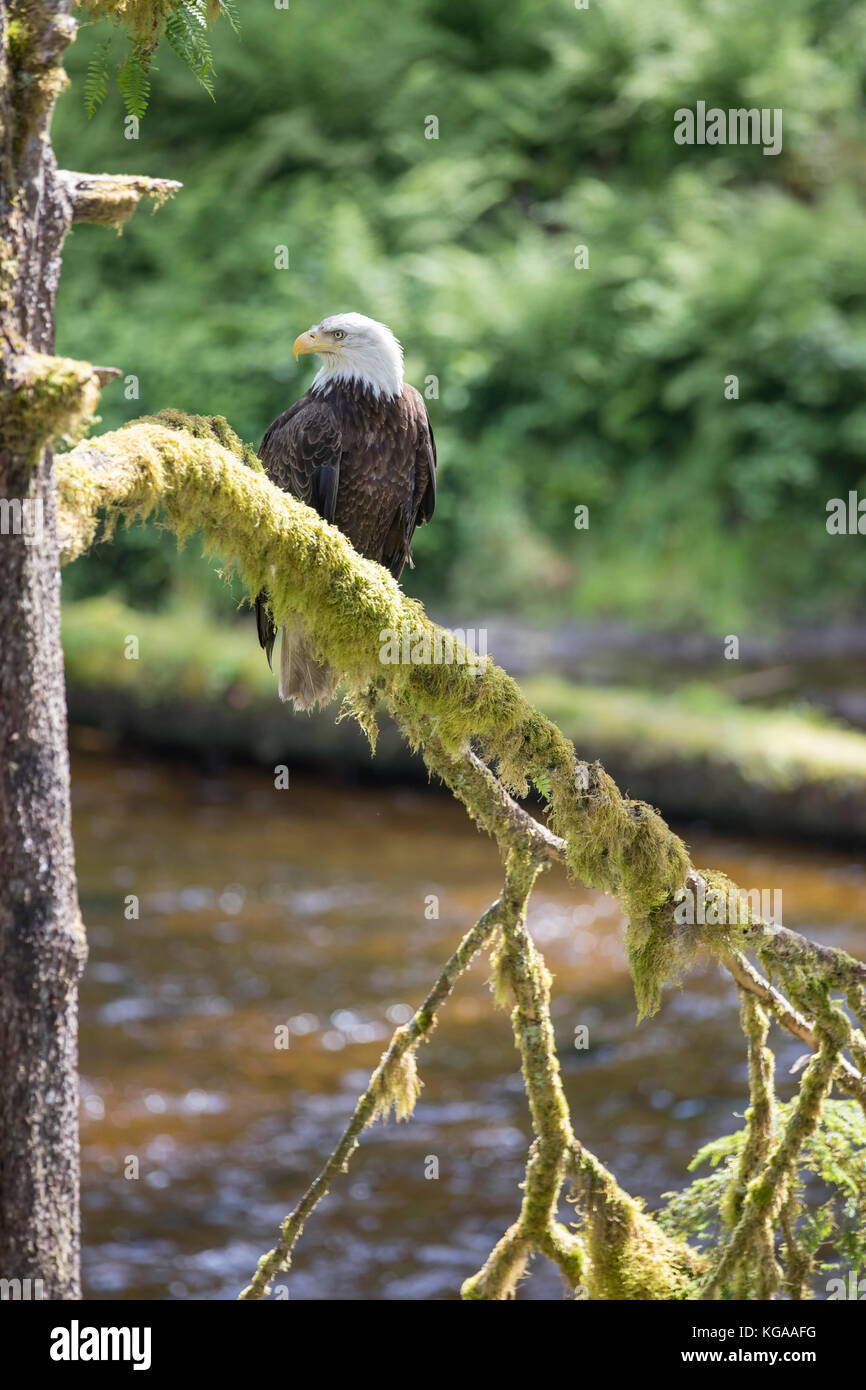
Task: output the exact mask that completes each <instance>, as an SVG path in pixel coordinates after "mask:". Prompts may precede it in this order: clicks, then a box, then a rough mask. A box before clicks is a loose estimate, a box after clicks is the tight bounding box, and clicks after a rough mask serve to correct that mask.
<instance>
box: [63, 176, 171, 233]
mask: <svg viewBox="0 0 866 1390" xmlns="http://www.w3.org/2000/svg"><path fill="white" fill-rule="evenodd" d="M57 178H58V181H59V182H60V184H61V185H62V187H63V189H64V191H65V193H66V196H67V197H68V198H69V200H70V202H71V204H72V221H73V222H97V223H100V224H101V225H102V226H107V227H122V226H123V224H124V222H128V221H129V219H130V217H132V215H133V213H134V212H135V210H136V208H137V207H138V205H139V203H140V202H141V200H142V198H148V199H150V200H151V201H152V203H153V205H154V211H156V209H157V208H160V207H162V205H163V203H164V202H166V200H167V199H168V198H171V197H173V196H174V194H175V193H177V191H178V189H180V188H182V187H183V184H181V183H178V182H177V181H176V180H175V179H152V178H147V177H145V176H144V175H140V174H77V173H73V172H72V171H71V170H68V169H63V170H61V171H59V172H58V175H57Z"/></svg>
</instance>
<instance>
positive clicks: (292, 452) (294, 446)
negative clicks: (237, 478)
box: [256, 392, 343, 666]
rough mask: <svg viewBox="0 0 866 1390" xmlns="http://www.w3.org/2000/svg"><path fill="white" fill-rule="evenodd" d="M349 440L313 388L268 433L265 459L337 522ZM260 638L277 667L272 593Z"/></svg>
mask: <svg viewBox="0 0 866 1390" xmlns="http://www.w3.org/2000/svg"><path fill="white" fill-rule="evenodd" d="M342 452H343V438H342V431H341V429H340V423H339V420H338V419H337V416H336V415H335V413H334V411H333V410H332V409H331V407H330V406H329V405H328V403H327V402H326V401H323V400H320V399H318V398H316V397H313V396H311V395H310V394H309V392H308V393H307V394H306V395H305V396H302V397H301V399H300V400H299V401H296V402H295V404H294V405H293V406H290V407H289V409H288V410H286V411H284V412H283V414H282V415H279V416H278V417H277V419H276V420H275V421H274V422H273V424H272V425H270V426H269V427H268V429H267V430H266V431H265V437H264V439H263V440H262V443H261V447H260V449H259V458H260V459H261V461H262V464H263V465H264V470H265V472H266V473H267V475H268V477H269V478H270V480H271V482H272V483H276V485H277V487H279V488H282V490H283V492H290V493H291V494H292V495H293V496H294V497H297V498H298V499H299V500H300V501H301V502H306V504H307V506H308V507H314V508H315V510H316V511H317V512H318V513H319V515H320V516H322V517H324V519H325V521H331V522H332V521H333V520H334V510H335V508H336V505H337V488H338V487H339V484H340V457H341V455H342ZM256 626H257V628H258V633H259V642H260V644H261V645H262V647H264V649H265V652H266V654H267V658H268V665H269V666H271V654H272V652H273V650H274V642H275V641H276V637H277V629H276V627H275V626H274V621H273V618H272V617H271V613H270V609H269V608H268V602H267V595H266V594H265V593H264V591H262V593H260V594H259V596H258V597H257V599H256Z"/></svg>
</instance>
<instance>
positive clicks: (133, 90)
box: [117, 48, 150, 120]
mask: <svg viewBox="0 0 866 1390" xmlns="http://www.w3.org/2000/svg"><path fill="white" fill-rule="evenodd" d="M145 62H146V59H145V57H144V55H143V53H142V50H141V49H140V48H131V49H130V50H129V52H128V53H127V55H126V58H125V60H124V62H123V63H122V64H121V66H120V68H119V69H118V72H117V87H118V90H119V92H120V95H121V96H122V97H123V104H124V106H125V107H126V110H127V114H128V115H130V116H136V117H138V119H139V120H140V119H141V117H142V116H143V115H144V113H145V111H146V110H147V103H148V101H149V100H150V82H149V80H148V76H147V68H146V67H145Z"/></svg>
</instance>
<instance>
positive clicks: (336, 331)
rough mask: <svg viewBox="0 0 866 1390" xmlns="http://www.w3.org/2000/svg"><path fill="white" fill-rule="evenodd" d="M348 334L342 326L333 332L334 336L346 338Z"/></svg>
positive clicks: (332, 335)
mask: <svg viewBox="0 0 866 1390" xmlns="http://www.w3.org/2000/svg"><path fill="white" fill-rule="evenodd" d="M345 336H346V334H345V333H344V331H343V329H342V328H335V329H334V330H333V332H332V333H331V337H332V338H345Z"/></svg>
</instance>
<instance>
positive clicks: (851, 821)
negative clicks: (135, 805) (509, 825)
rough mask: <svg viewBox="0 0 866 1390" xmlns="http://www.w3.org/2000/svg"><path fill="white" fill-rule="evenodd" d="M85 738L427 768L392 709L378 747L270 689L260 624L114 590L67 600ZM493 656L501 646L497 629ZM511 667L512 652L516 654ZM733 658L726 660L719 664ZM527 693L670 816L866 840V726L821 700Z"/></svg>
mask: <svg viewBox="0 0 866 1390" xmlns="http://www.w3.org/2000/svg"><path fill="white" fill-rule="evenodd" d="M63 630H64V649H65V653H66V667H67V683H68V693H69V709H70V720H71V722H72V724H73V725H74V726H76V727H77V729H78V731H79V732H78V734H77V737H78V738H79V740H80V739H82V738H83V739H84V740H85V742H87V740H88V739H89V740H90V741H91V742H92V741H93V740H94V738H95V739H97V740H99V739H101V740H103V741H108V742H109V743H111V742H113V743H117V744H120V743H130V744H134V745H139V746H142V747H151V748H154V749H158V750H160V751H162V752H167V753H171V754H175V755H177V754H180V755H183V756H185V757H192V758H196V759H200V760H203V761H204V762H206V763H208V764H210V765H220V764H221V763H227V762H232V761H237V762H254V763H258V764H264V765H270V766H276V765H277V764H286V765H287V766H289V767H290V768H298V769H301V768H304V769H314V768H315V769H327V770H328V771H329V772H330V773H336V774H337V775H338V776H339V777H341V778H343V779H348V780H350V781H351V780H364V779H380V780H388V781H399V782H412V781H417V780H422V779H426V771H425V769H424V767H423V765H422V764H421V761H420V759H419V758H417V757H414V756H413V755H412V754H411V753H410V752H409V750H408V749H407V748H406V746H405V744H404V742H403V740H402V739H401V738H400V736H399V734H398V732H397V730H396V729H395V728H394V727H393V726H392V725H391V724H390V723H389V722H387V721H383V726H382V731H381V736H380V740H379V744H378V747H377V751H376V756H375V758H371V755H370V750H369V747H368V744H367V742H366V739H365V738H364V736H363V734H361V732H360V731H359V730H358V729H357V727H356V726H355V725H354V724H353V723H352V722H351V721H349V720H345V721H343V722H342V723H340V724H337V723H335V714H336V710H337V706H335V707H334V708H333V709H331V710H330V711H326V712H324V713H321V714H317V715H314V716H301V715H294V714H292V713H291V712H290V711H289V710H287V709H286V708H285V707H284V706H282V705H281V704H280V703H279V701H278V700H277V697H276V682H275V678H274V677H273V676H272V675H271V674H270V672H269V671H268V669H267V665H266V664H265V662H264V659H263V656H262V653H261V652H260V650H259V648H258V645H257V643H256V640H255V634H254V630H253V627H252V624H249V625H246V624H242V625H241V624H238V625H235V624H222V625H220V624H218V623H217V622H216V621H215V620H214V619H212V618H210V619H209V618H207V616H206V615H204V614H203V613H201V612H199V611H195V610H192V611H180V610H178V611H174V612H170V613H139V612H133V611H132V610H130V609H128V608H125V607H124V606H123V605H121V604H119V603H118V602H117V601H116V600H114V599H111V598H105V597H102V598H99V599H93V600H88V601H86V602H77V603H75V604H70V605H67V606H66V607H65V608H64V629H63ZM490 649H491V651H492V654H493V655H494V659H495V658H496V657H497V656H498V655H499V653H498V650H497V646H496V645H495V643H494V642H491V643H490ZM503 664H506V665H507V666H508V668H509V669H512V670H514V665H515V664H518V663H514V664H511V665H509V663H508V662H504V663H503ZM720 665H721V666H725V665H726V664H725V663H720ZM515 674H517V675H518V677H519V679H520V684H521V686H522V687H523V689H524V690H525V692H526V694H527V696H528V698H529V699H530V700H532V701H533V703H535V704H536V705H537V706H538V707H539V708H540V709H541V710H543V711H544V713H545V714H547V715H549V716H550V717H551V718H552V719H554V720H555V721H556V723H557V724H559V725H560V727H561V728H562V729H563V731H564V732H565V733H566V734H568V736H569V737H570V738H572V739H573V740H574V742H575V746H576V748H577V750H578V752H579V754H580V756H581V757H583V758H587V759H590V760H593V759H598V760H599V761H601V762H602V763H603V764H604V766H605V767H606V768H607V769H608V771H609V772H610V773H611V775H612V776H613V777H614V778H615V779H616V780H617V781H618V782H619V783H620V785H621V786H622V787H623V788H624V789H625V790H627V791H628V792H629V793H630V794H631V795H632V796H636V797H639V798H641V799H643V800H647V801H650V802H652V803H653V804H654V805H657V806H658V807H659V808H660V809H661V810H662V812H663V813H664V814H665V816H666V817H668V818H673V819H680V820H683V819H688V820H703V821H706V822H708V823H710V824H714V825H720V826H736V827H738V828H739V829H741V830H749V831H754V832H756V833H757V832H760V833H770V834H795V835H803V836H808V837H810V838H820V839H825V840H835V841H839V842H844V843H856V842H857V841H862V840H864V839H866V735H864V734H863V733H861V732H859V731H857V730H854V729H851V728H848V727H845V726H844V725H843V724H842V723H841V722H837V721H834V720H833V719H831V718H830V717H829V716H828V715H826V714H825V713H822V712H818V711H814V710H809V709H807V708H805V707H802V708H770V709H768V708H763V707H754V706H751V705H744V704H743V703H742V702H740V701H738V700H736V699H734V698H733V696H732V695H731V694H730V693H727V691H726V690H725V688H724V683H723V681H722V680H721V678H720V680H719V682H718V683H717V684H710V683H709V682H708V681H707V680H704V681H703V682H700V683H699V682H696V681H693V680H692V681H688V683H686V684H684V685H681V686H680V687H679V688H678V689H668V690H666V691H665V692H664V693H661V694H659V693H657V692H656V690H655V689H654V690H652V691H651V690H647V689H642V688H640V687H638V686H633V685H632V686H624V685H611V684H591V685H589V684H581V685H578V684H576V683H575V682H573V681H570V680H566V679H564V678H563V677H562V676H561V675H560V674H556V675H553V674H520V673H519V672H515Z"/></svg>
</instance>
